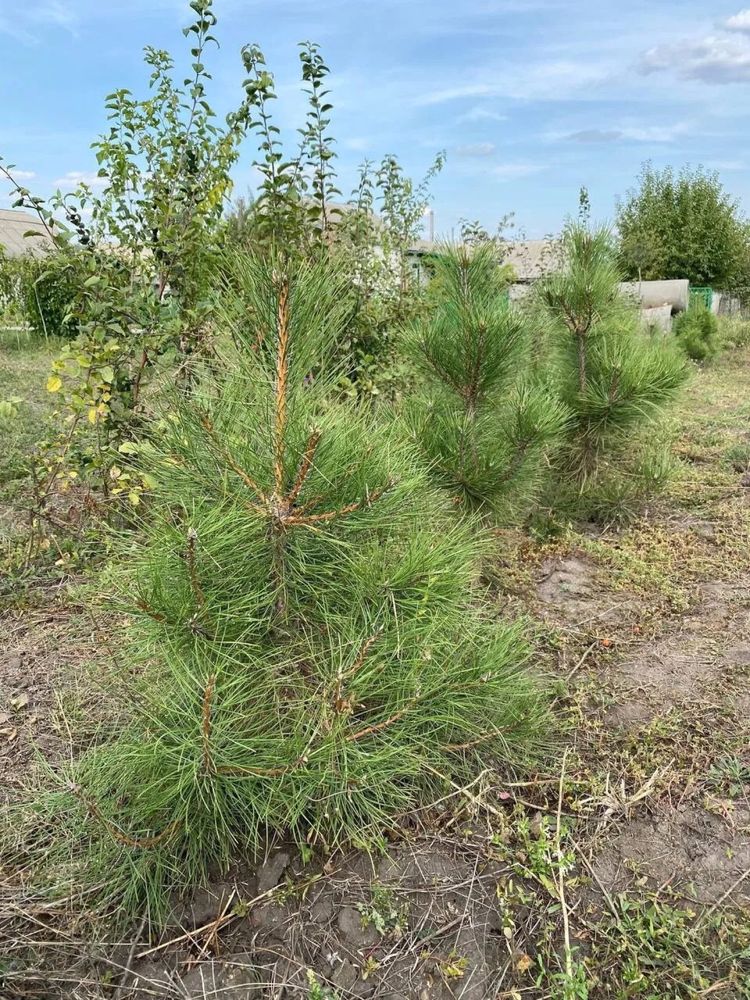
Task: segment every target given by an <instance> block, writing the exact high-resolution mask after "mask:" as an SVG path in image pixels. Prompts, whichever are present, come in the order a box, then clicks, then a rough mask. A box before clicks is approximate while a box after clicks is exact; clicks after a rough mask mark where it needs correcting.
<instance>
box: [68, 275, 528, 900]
mask: <svg viewBox="0 0 750 1000" xmlns="http://www.w3.org/2000/svg"><path fill="white" fill-rule="evenodd" d="M290 268H291V265H289V264H287V263H283V262H281V261H279V260H276V261H274V260H266V261H259V260H257V259H254V258H251V257H242V258H239V259H237V260H236V261H235V263H234V265H233V268H232V271H233V276H232V280H231V281H230V282H227V286H226V298H229V297H230V294H231V292H230V289H232V288H234V289H240V293H239V297H238V298H237V299H236V300H235V301H228V302H227V305H226V310H227V311H226V314H225V317H224V323H225V325H226V326H228V327H230V328H231V332H232V334H233V336H232V340H233V342H234V343H235V344H236V345H239V346H238V348H237V351H236V353H234V354H233V353H231V352H230V351H229V349H228V348H227V349H226V353H225V355H224V356H225V361H224V362H223V363H222V364H221V365H220V366H217V367H215V368H214V370H213V371H212V372H208V373H207V374H206V377H205V379H204V380H203V381H202V382H201V384H200V386H199V387H197V388H196V392H195V394H194V396H193V397H192V398H190V397H187V396H185V395H184V394H183V395H182V396H180V397H179V398H176V399H175V412H174V413H173V417H172V419H171V420H167V421H165V424H166V430H165V432H164V436H163V437H160V438H159V439H158V443H157V444H152V445H149V446H148V449H147V450H146V454H147V456H148V463H149V465H148V468H149V473H150V474H151V475H152V476H153V480H154V482H155V486H154V491H153V498H152V516H151V517H150V518H149V520H148V523H147V524H146V525H145V526H144V538H143V540H142V541H138V542H134V541H132V540H131V541H130V542H129V543H126V544H125V548H124V552H123V557H124V558H123V564H122V569H121V570H120V588H119V589H120V592H121V595H122V602H123V605H124V608H125V609H126V611H127V612H128V614H129V625H128V626H127V629H126V631H125V634H124V635H122V636H121V637H118V638H117V640H116V642H117V645H118V646H119V647H120V648H121V650H122V661H123V663H127V665H128V667H127V671H128V674H127V676H128V678H129V679H130V683H131V684H135V690H134V691H133V694H132V699H131V701H130V704H132V705H133V706H136V709H135V715H134V718H133V721H132V724H131V725H130V726H129V727H126V730H125V732H124V733H122V734H121V735H119V736H118V737H117V738H114V739H112V740H111V741H108V742H103V743H102V744H101V745H100V746H99V747H97V748H95V749H93V750H91V751H90V752H88V753H87V754H85V755H84V756H83V757H82V758H81V759H80V760H79V761H78V762H77V763H76V764H74V765H73V767H72V772H73V773H72V774H71V775H70V777H71V779H72V783H73V787H74V789H75V791H74V792H73V794H72V795H71V794H70V793H67V794H65V795H64V796H63V799H64V801H65V803H66V805H65V806H63V805H62V803H61V802H60V801H57V802H56V805H55V807H56V808H60V809H63V808H67V811H68V813H67V814H68V816H70V813H71V812H73V813H75V814H77V816H78V820H79V822H81V821H82V822H83V824H84V829H85V834H84V837H85V839H88V840H89V841H90V843H91V845H92V846H91V848H90V853H89V855H88V858H89V863H93V864H95V865H98V866H99V872H100V876H101V873H103V872H106V876H107V878H106V880H105V881H106V883H107V885H108V889H109V890H110V891H111V892H112V893H121V894H123V895H124V899H125V903H126V905H127V904H131V905H132V904H134V903H135V902H136V900H137V899H138V898H140V897H141V895H142V894H143V893H144V892H146V893H149V892H150V893H151V899H152V901H153V902H154V903H155V904H156V903H158V900H159V898H160V897H159V892H158V890H159V888H160V887H161V886H163V884H164V883H167V884H170V883H175V882H176V883H180V884H185V883H186V884H191V883H193V882H194V881H195V880H196V879H199V878H200V877H201V876H202V875H203V874H204V873H205V870H206V866H207V865H208V864H209V863H210V862H216V861H218V862H225V863H226V862H228V861H229V859H230V857H231V856H232V855H233V854H234V853H235V852H237V851H248V850H249V851H252V850H254V849H256V848H257V847H258V846H259V845H260V844H261V843H262V841H263V839H264V838H265V837H266V836H267V834H268V832H269V831H291V832H292V834H293V835H294V836H295V837H296V838H298V839H300V840H302V839H305V840H307V842H308V843H311V844H323V845H326V846H328V847H333V846H334V845H336V844H338V843H340V842H342V841H347V840H349V841H354V842H357V843H372V842H373V840H374V839H376V838H377V837H378V835H379V833H380V831H382V829H383V827H388V826H390V825H391V824H392V823H393V821H394V818H395V816H396V815H397V814H398V813H400V812H401V811H403V810H405V809H409V808H410V807H412V806H414V805H415V804H416V803H418V802H420V801H423V800H424V799H425V798H427V799H429V797H430V796H431V795H432V794H434V792H435V790H436V789H437V788H440V787H444V785H443V784H442V783H443V781H444V777H446V776H450V777H452V778H453V779H455V780H457V781H461V782H463V781H469V780H471V779H472V777H475V776H476V774H477V773H478V770H480V769H481V768H483V767H486V766H488V765H489V764H490V763H492V762H498V761H500V760H506V761H507V760H510V761H519V760H523V759H524V758H525V757H526V756H527V754H529V752H530V750H531V749H533V748H534V747H535V745H536V744H537V741H538V739H539V733H540V732H543V731H544V726H545V714H544V712H543V711H542V710H541V709H540V706H539V702H538V696H537V693H536V690H535V685H534V684H533V683H532V681H531V680H530V679H529V678H528V676H526V675H525V674H524V672H523V666H522V665H523V663H524V661H525V659H526V657H527V654H528V650H527V648H526V646H525V644H524V642H523V641H522V638H521V635H520V630H519V627H518V626H513V625H512V626H508V625H504V624H498V623H497V622H496V621H492V620H491V616H488V615H485V613H484V612H483V611H482V610H481V609H480V608H479V607H478V602H477V601H476V595H475V594H474V591H473V581H474V579H475V574H476V559H477V556H478V555H479V553H480V551H481V548H482V544H481V539H479V538H478V536H477V533H476V532H475V531H474V529H473V527H472V526H471V525H470V524H468V523H466V522H464V521H461V522H457V521H456V519H455V518H454V517H453V516H452V512H451V510H450V505H449V504H447V502H446V501H445V500H444V499H443V498H442V496H441V495H440V494H439V493H436V492H435V491H433V490H432V488H431V487H430V485H429V483H428V480H427V476H426V473H425V471H424V470H423V468H422V466H421V463H420V462H419V461H418V460H417V458H416V456H415V455H414V453H413V451H412V450H411V448H410V447H409V446H408V444H407V443H406V442H405V441H404V440H403V434H402V432H401V431H400V429H399V427H398V425H397V424H395V423H393V422H390V423H385V422H383V421H382V420H378V421H374V420H373V418H372V414H371V413H370V412H369V411H366V410H363V409H360V408H358V407H357V406H355V405H352V404H333V403H332V402H331V399H332V397H333V396H334V394H335V387H336V384H337V379H338V372H337V371H336V370H335V368H330V367H329V365H328V360H329V358H330V357H331V355H332V354H333V353H335V350H336V346H337V340H338V338H339V337H340V335H341V330H342V328H343V326H344V324H345V323H346V319H347V315H348V311H349V308H350V304H349V303H348V302H347V297H348V294H349V293H348V291H347V288H348V284H347V282H346V281H345V280H342V279H341V278H340V277H339V275H338V274H336V273H332V272H331V270H330V269H329V268H328V266H326V265H325V264H300V265H296V266H294V267H293V268H291V269H290ZM223 353H224V352H223ZM132 668H136V669H132ZM70 822H71V823H72V822H73V820H72V819H70ZM62 825H65V823H63V824H62ZM91 852H93V854H92V853H91Z"/></svg>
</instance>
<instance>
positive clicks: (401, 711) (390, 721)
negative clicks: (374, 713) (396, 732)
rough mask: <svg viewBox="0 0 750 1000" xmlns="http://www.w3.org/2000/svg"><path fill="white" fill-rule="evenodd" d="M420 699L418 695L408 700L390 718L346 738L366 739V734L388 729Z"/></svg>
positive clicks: (370, 734)
mask: <svg viewBox="0 0 750 1000" xmlns="http://www.w3.org/2000/svg"><path fill="white" fill-rule="evenodd" d="M419 700H420V698H419V696H416V697H414V698H412V699H411V701H409V702H407V704H406V705H404V707H403V708H400V709H399V710H398V712H394V713H393V715H389V716H388V718H387V719H384V720H383V721H382V722H376V723H373V725H371V726H365V728H364V729H360V730H358V732H356V733H351V734H350V735H349V736H347V738H346V741H347V743H354V742H355V741H356V740H362V739H364V738H365V736H372V735H373V734H374V733H379V732H381V731H382V730H383V729H387V728H388V727H389V726H392V725H393V723H394V722H398V720H399V719H402V718H403V717H404V716H405V715H406V713H407V712H410V711H411V710H412V708H414V706H415V705H416V704H417V702H418V701H419Z"/></svg>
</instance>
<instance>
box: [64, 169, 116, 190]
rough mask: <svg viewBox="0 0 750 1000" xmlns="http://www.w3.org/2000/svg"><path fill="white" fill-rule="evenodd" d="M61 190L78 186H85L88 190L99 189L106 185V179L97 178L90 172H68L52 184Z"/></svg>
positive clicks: (96, 175)
mask: <svg viewBox="0 0 750 1000" xmlns="http://www.w3.org/2000/svg"><path fill="white" fill-rule="evenodd" d="M52 183H53V184H57V185H58V186H59V187H61V188H65V187H67V188H71V187H78V185H79V184H86V185H88V187H90V188H101V187H104V185H105V184H106V183H107V178H106V177H99V175H98V174H95V173H93V172H92V171H85V170H69V171H68V172H67V174H65V176H64V177H58V178H57V180H55V181H53V182H52Z"/></svg>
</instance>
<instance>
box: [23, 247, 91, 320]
mask: <svg viewBox="0 0 750 1000" xmlns="http://www.w3.org/2000/svg"><path fill="white" fill-rule="evenodd" d="M16 263H17V264H18V290H19V298H20V302H21V309H22V313H23V317H24V319H25V320H26V322H27V323H28V324H29V325H30V327H31V329H32V331H33V332H34V333H35V334H37V335H38V336H40V337H67V338H70V339H72V338H74V337H75V336H76V335H77V333H78V323H77V320H75V319H74V318H72V317H70V315H69V313H70V311H71V307H72V304H73V302H74V301H75V297H76V294H77V291H78V286H77V282H78V280H80V279H79V275H78V273H77V269H76V267H75V263H74V261H73V260H72V259H71V258H70V257H69V256H68V255H64V254H54V255H50V256H46V257H24V258H22V259H21V260H19V261H17V262H16Z"/></svg>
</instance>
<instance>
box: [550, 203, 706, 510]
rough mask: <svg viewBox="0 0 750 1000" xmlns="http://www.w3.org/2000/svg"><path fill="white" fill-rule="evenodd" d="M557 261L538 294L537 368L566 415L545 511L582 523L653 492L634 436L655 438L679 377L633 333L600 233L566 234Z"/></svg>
mask: <svg viewBox="0 0 750 1000" xmlns="http://www.w3.org/2000/svg"><path fill="white" fill-rule="evenodd" d="M562 256H563V260H564V261H565V266H564V267H563V269H562V270H561V271H560V272H558V273H555V274H551V275H549V276H547V277H546V278H545V279H544V280H543V282H542V283H541V285H540V287H539V300H540V302H541V306H542V309H543V311H544V313H545V314H546V320H547V326H548V340H547V344H546V350H545V352H544V355H543V356H542V357H541V358H540V363H541V365H542V366H543V367H544V368H545V369H547V370H548V371H549V374H550V378H551V380H552V382H553V384H554V385H555V386H556V390H557V393H558V394H559V396H560V398H561V400H562V402H563V403H564V405H565V406H566V407H567V409H568V411H569V412H570V414H571V415H572V416H571V420H570V422H569V424H568V436H567V445H566V447H565V448H564V449H562V451H561V452H560V453H559V455H558V461H557V463H556V468H557V476H556V479H555V483H554V487H555V497H554V499H553V501H552V503H553V506H559V505H560V503H561V502H564V498H566V497H567V499H568V500H569V501H571V502H572V503H573V504H574V505H576V506H577V508H578V512H579V513H583V514H585V515H587V516H591V515H594V514H596V513H597V509H599V510H600V512H601V513H608V511H607V509H606V508H607V507H608V506H609V504H610V502H612V504H613V505H614V506H615V507H616V506H617V505H618V504H620V503H625V504H627V503H629V502H630V501H632V500H633V499H635V498H636V497H637V495H638V494H639V493H640V492H641V491H644V490H647V489H648V487H649V486H653V485H656V484H657V481H658V480H659V478H660V477H661V472H662V471H663V470H664V468H665V460H664V456H663V454H660V453H658V452H656V451H653V450H649V449H648V448H645V447H644V432H645V430H646V429H647V428H648V429H649V434H650V436H651V438H652V439H654V440H655V439H657V438H659V436H660V427H659V424H660V422H662V421H663V418H664V416H665V406H666V405H667V404H668V403H669V402H670V401H671V400H673V399H674V398H675V396H676V395H677V393H678V391H679V389H680V387H681V386H682V385H683V383H684V382H685V380H686V378H687V368H686V365H685V361H684V358H683V357H682V356H681V355H680V353H679V352H678V351H676V350H674V348H673V347H672V345H670V344H669V343H668V342H667V341H665V340H664V339H662V338H659V339H655V338H653V337H649V336H648V335H647V334H646V333H645V332H644V331H643V330H642V329H641V324H640V316H639V311H638V309H637V308H636V307H635V306H633V305H632V304H630V303H629V302H628V301H627V300H626V299H625V298H624V297H623V296H622V295H621V294H620V290H619V287H618V283H619V280H620V274H619V271H618V267H617V263H616V254H615V249H614V245H613V242H612V237H611V234H610V232H609V231H608V230H606V229H595V230H590V229H589V228H588V226H587V225H585V224H582V223H578V224H573V225H571V226H569V228H568V229H567V231H566V232H565V234H564V236H563V241H562ZM613 509H614V508H613Z"/></svg>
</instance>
